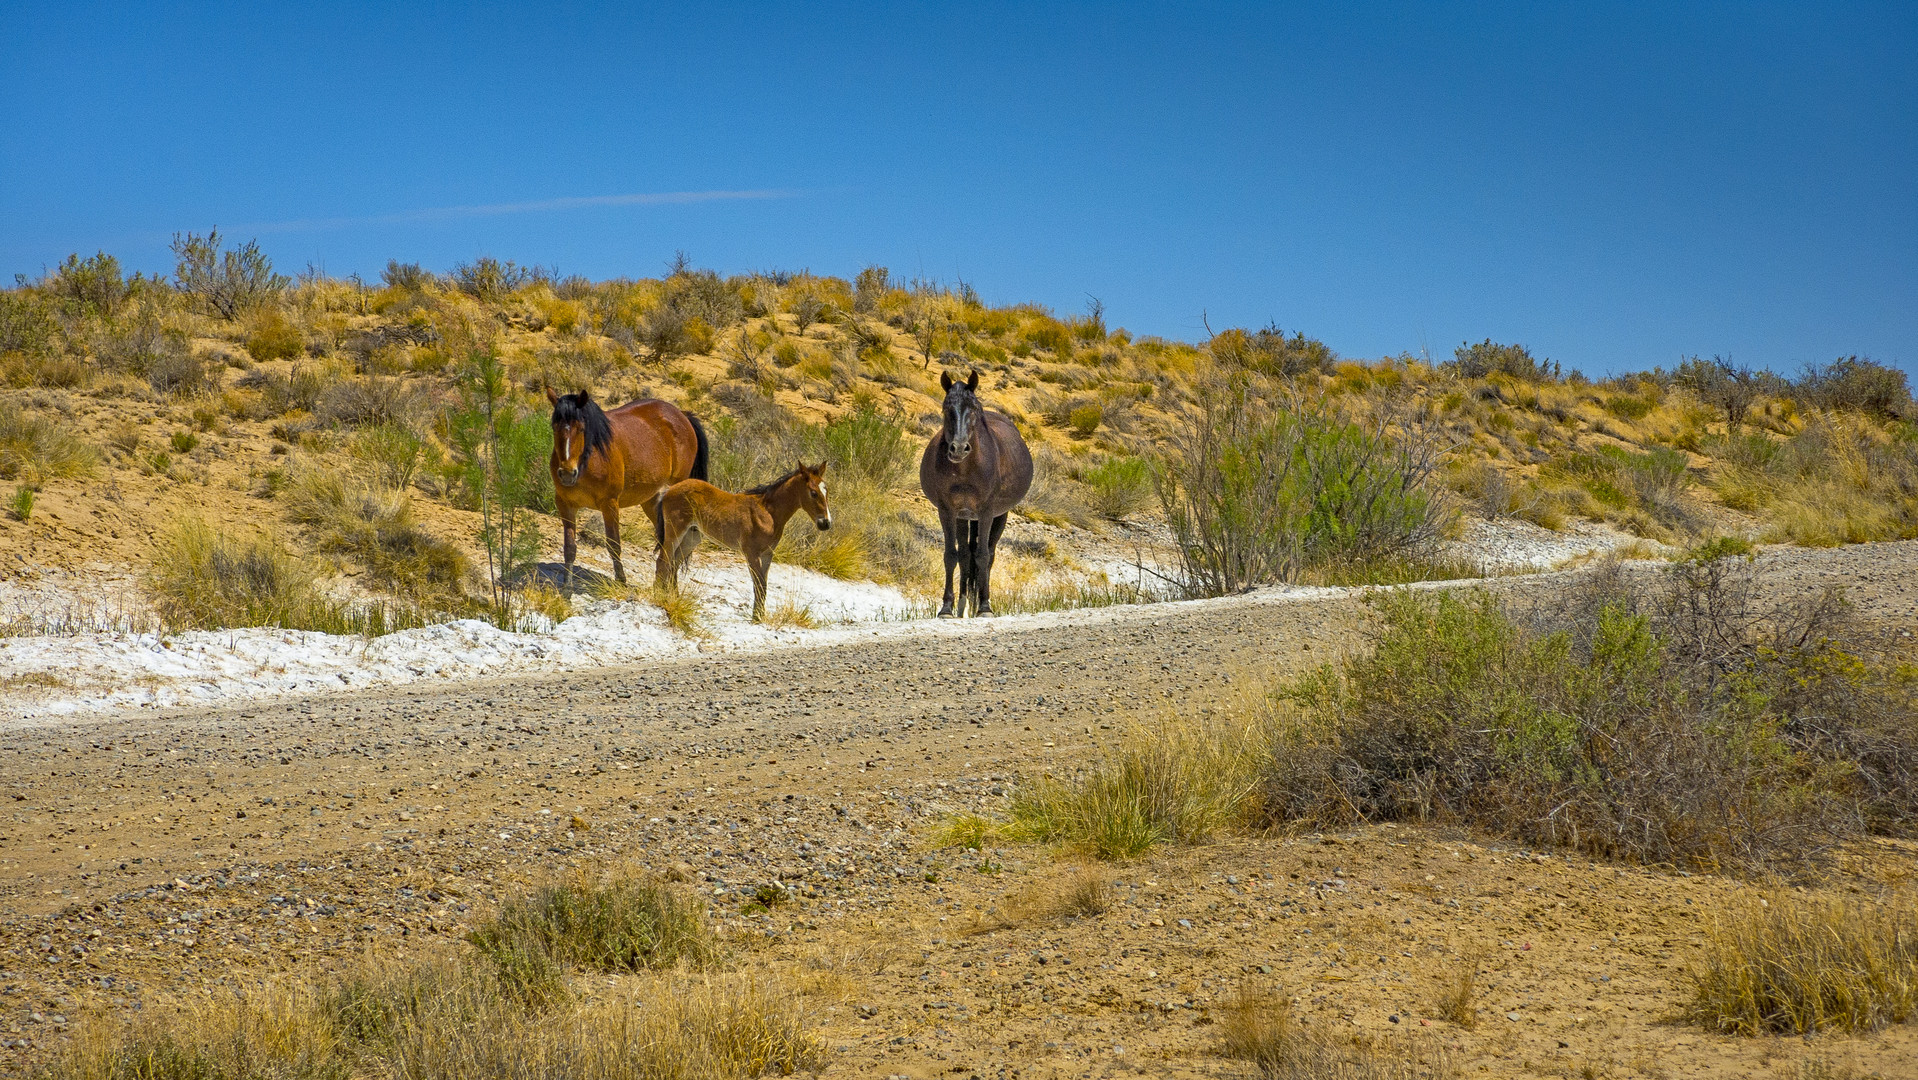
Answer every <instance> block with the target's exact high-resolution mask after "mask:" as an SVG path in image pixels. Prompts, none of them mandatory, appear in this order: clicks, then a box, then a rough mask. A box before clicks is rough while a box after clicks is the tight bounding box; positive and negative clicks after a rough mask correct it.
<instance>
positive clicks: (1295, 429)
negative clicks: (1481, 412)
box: [1155, 378, 1441, 596]
mask: <svg viewBox="0 0 1918 1080" xmlns="http://www.w3.org/2000/svg"><path fill="white" fill-rule="evenodd" d="M1436 461H1437V455H1436V453H1435V452H1434V451H1433V450H1432V448H1431V447H1430V446H1429V445H1427V444H1425V443H1424V442H1422V441H1419V440H1416V439H1411V438H1395V437H1393V436H1391V435H1389V434H1387V433H1386V431H1385V430H1384V428H1383V426H1382V425H1381V426H1375V427H1371V428H1365V427H1360V426H1359V425H1358V424H1356V423H1353V422H1351V421H1348V420H1345V419H1343V418H1341V417H1340V416H1338V415H1336V414H1334V413H1331V412H1329V411H1325V410H1324V409H1322V408H1320V409H1291V408H1283V407H1273V406H1271V405H1269V404H1268V403H1266V402H1265V401H1264V400H1262V399H1261V398H1260V397H1259V396H1258V395H1257V394H1256V393H1255V392H1254V390H1253V387H1252V386H1251V384H1250V383H1249V382H1247V381H1246V380H1244V379H1242V378H1239V379H1233V380H1230V381H1224V382H1213V383H1210V384H1207V385H1205V386H1202V387H1201V388H1200V391H1199V400H1198V402H1197V403H1196V409H1195V414H1194V417H1193V420H1192V423H1191V425H1190V426H1189V427H1188V429H1187V430H1186V432H1185V433H1184V434H1183V435H1182V436H1181V437H1180V438H1179V439H1178V440H1177V442H1176V443H1175V445H1174V448H1173V449H1172V450H1171V451H1170V452H1169V453H1168V454H1166V456H1165V457H1164V458H1162V459H1161V462H1160V465H1159V468H1158V470H1157V472H1156V474H1155V476H1156V479H1157V482H1158V490H1159V497H1160V501H1161V503H1162V504H1163V505H1164V507H1165V515H1166V521H1167V524H1169V525H1170V526H1171V528H1172V534H1173V537H1174V538H1175V539H1176V540H1177V541H1178V544H1179V552H1180V559H1181V570H1182V582H1183V586H1184V588H1185V590H1186V591H1187V592H1188V593H1190V594H1192V595H1198V596H1219V595H1224V594H1226V593H1233V592H1239V591H1242V590H1244V589H1247V588H1251V587H1253V586H1256V585H1264V584H1269V583H1273V582H1281V581H1296V580H1298V579H1299V578H1300V576H1301V575H1303V574H1304V573H1306V572H1307V571H1308V570H1313V569H1317V568H1323V567H1329V566H1333V565H1337V564H1344V565H1353V564H1363V563H1368V562H1373V561H1377V560H1391V559H1409V558H1416V557H1418V556H1421V555H1423V554H1424V553H1425V552H1426V550H1427V548H1428V547H1429V545H1430V544H1431V542H1432V541H1433V540H1435V539H1436V537H1437V535H1438V531H1439V525H1440V521H1441V506H1440V504H1439V502H1438V500H1437V498H1436V497H1435V496H1434V495H1433V493H1432V492H1431V490H1430V489H1429V487H1428V481H1429V480H1430V478H1431V476H1432V473H1433V471H1434V468H1435V467H1436Z"/></svg>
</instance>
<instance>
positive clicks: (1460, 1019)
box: [1432, 956, 1478, 1031]
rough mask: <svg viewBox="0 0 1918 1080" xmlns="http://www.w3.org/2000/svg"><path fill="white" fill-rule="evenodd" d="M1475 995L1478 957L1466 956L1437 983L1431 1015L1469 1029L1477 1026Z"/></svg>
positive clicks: (1476, 994)
mask: <svg viewBox="0 0 1918 1080" xmlns="http://www.w3.org/2000/svg"><path fill="white" fill-rule="evenodd" d="M1477 996H1478V957H1476V956H1468V957H1466V958H1465V960H1464V961H1463V962H1462V963H1461V964H1460V965H1459V966H1458V967H1457V969H1455V970H1454V971H1452V973H1451V974H1450V975H1448V976H1447V977H1446V978H1445V979H1444V980H1443V982H1441V984H1440V985H1439V990H1438V993H1437V994H1435V995H1434V996H1433V998H1432V1015H1434V1016H1436V1017H1438V1018H1439V1019H1440V1020H1444V1021H1447V1022H1449V1023H1453V1024H1457V1025H1458V1026H1459V1027H1462V1028H1464V1029H1465V1030H1467V1031H1470V1030H1472V1029H1473V1028H1475V1027H1477V1026H1478V1009H1477V1008H1476V1007H1474V1006H1473V1004H1472V1001H1473V999H1474V998H1476V997H1477Z"/></svg>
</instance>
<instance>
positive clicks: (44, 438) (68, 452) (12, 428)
mask: <svg viewBox="0 0 1918 1080" xmlns="http://www.w3.org/2000/svg"><path fill="white" fill-rule="evenodd" d="M99 456H100V455H99V452H98V451H97V450H95V449H94V448H93V447H92V446H91V445H89V444H88V443H86V442H85V441H83V440H81V439H79V438H78V437H76V436H74V435H72V434H70V433H68V432H67V430H66V429H65V428H63V427H62V426H61V425H60V423H59V421H57V420H54V419H49V418H48V417H45V416H42V415H40V414H38V413H30V412H27V411H25V410H22V409H18V408H15V407H14V406H12V405H9V404H6V403H4V402H0V480H25V481H28V482H29V483H34V484H38V483H42V482H44V481H47V480H55V479H69V478H73V477H81V476H90V475H92V473H93V468H94V464H95V463H96V462H97V461H98V460H99Z"/></svg>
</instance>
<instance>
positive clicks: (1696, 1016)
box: [1685, 890, 1918, 1035]
mask: <svg viewBox="0 0 1918 1080" xmlns="http://www.w3.org/2000/svg"><path fill="white" fill-rule="evenodd" d="M1902 900H1903V898H1902V897H1893V898H1891V900H1890V902H1878V903H1872V902H1868V901H1856V900H1839V899H1832V898H1824V897H1806V896H1802V895H1799V894H1797V893H1793V892H1788V891H1785V890H1771V891H1767V892H1766V893H1765V894H1764V895H1763V896H1761V897H1749V898H1741V900H1740V901H1738V902H1736V903H1737V906H1735V907H1734V908H1732V909H1731V910H1730V911H1727V912H1723V913H1721V914H1720V916H1719V917H1718V918H1717V919H1716V920H1715V922H1714V923H1713V925H1711V926H1710V927H1709V929H1708V930H1707V933H1706V942H1705V955H1704V957H1702V958H1701V959H1700V960H1699V961H1698V962H1697V964H1696V965H1695V966H1694V968H1693V970H1692V972H1691V977H1692V982H1693V988H1694V989H1693V996H1692V1000H1691V1002H1690V1004H1689V1006H1688V1007H1687V1008H1686V1010H1685V1012H1686V1016H1687V1018H1688V1019H1690V1020H1692V1021H1693V1022H1695V1023H1700V1024H1703V1025H1705V1026H1706V1027H1708V1028H1711V1029H1713V1030H1716V1031H1723V1032H1728V1033H1733V1034H1738V1035H1767V1034H1778V1035H1813V1034H1817V1033H1819V1032H1826V1031H1875V1030H1877V1029H1878V1028H1881V1027H1883V1026H1885V1025H1886V1024H1891V1023H1902V1022H1904V1021H1907V1020H1910V1019H1912V1018H1914V1017H1918V910H1914V909H1913V908H1912V907H1911V906H1910V905H1909V904H1907V903H1903V902H1901V901H1902Z"/></svg>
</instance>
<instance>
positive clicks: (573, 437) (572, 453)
mask: <svg viewBox="0 0 1918 1080" xmlns="http://www.w3.org/2000/svg"><path fill="white" fill-rule="evenodd" d="M546 400H547V401H550V402H552V403H553V459H552V465H553V479H554V480H556V481H558V482H559V485H560V486H561V487H572V486H573V485H575V484H577V483H579V470H580V468H581V466H583V465H585V464H586V457H587V455H588V454H591V453H592V452H593V451H595V450H598V451H599V452H600V453H602V454H603V453H605V452H606V449H607V447H609V446H611V445H612V442H613V425H612V421H610V420H608V419H607V418H606V412H605V410H603V409H601V408H600V407H599V405H598V403H596V402H594V401H593V395H592V394H591V393H589V392H587V391H585V390H581V391H580V392H578V393H576V394H565V395H560V394H556V393H554V392H553V388H552V387H550V386H549V387H547V388H546Z"/></svg>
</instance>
